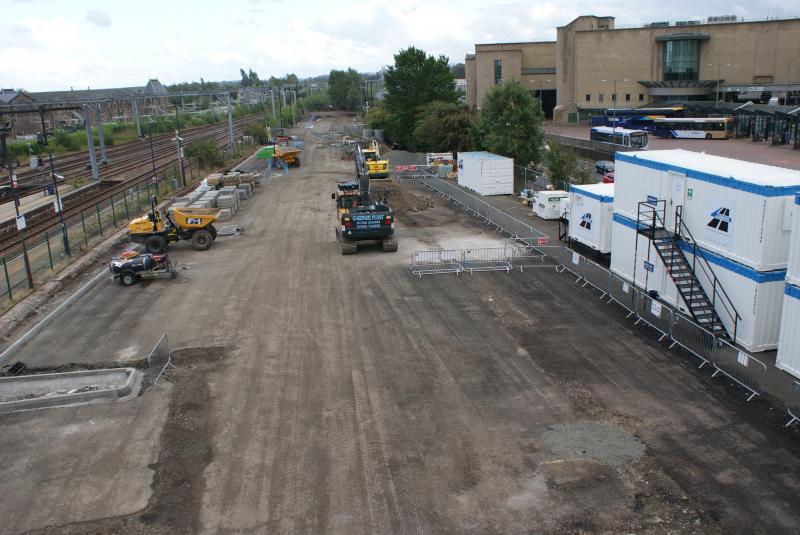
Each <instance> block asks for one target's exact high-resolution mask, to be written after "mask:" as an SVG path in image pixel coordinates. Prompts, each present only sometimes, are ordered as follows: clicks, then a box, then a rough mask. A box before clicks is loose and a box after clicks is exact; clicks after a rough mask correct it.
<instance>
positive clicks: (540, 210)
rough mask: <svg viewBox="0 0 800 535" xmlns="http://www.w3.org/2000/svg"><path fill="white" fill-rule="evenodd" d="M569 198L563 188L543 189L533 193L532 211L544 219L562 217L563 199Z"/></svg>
mask: <svg viewBox="0 0 800 535" xmlns="http://www.w3.org/2000/svg"><path fill="white" fill-rule="evenodd" d="M566 198H569V193H567V192H566V191H563V190H542V191H537V192H535V193H534V194H533V203H531V204H532V205H533V207H532V211H533V213H534V214H536V215H537V216H538V217H540V218H542V219H560V218H561V199H566Z"/></svg>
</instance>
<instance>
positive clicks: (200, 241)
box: [191, 228, 214, 251]
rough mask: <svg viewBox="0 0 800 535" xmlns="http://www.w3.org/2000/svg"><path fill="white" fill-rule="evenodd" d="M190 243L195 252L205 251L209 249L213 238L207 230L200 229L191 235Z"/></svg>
mask: <svg viewBox="0 0 800 535" xmlns="http://www.w3.org/2000/svg"><path fill="white" fill-rule="evenodd" d="M191 241H192V247H194V249H195V250H196V251H205V250H206V249H208V248H209V247H211V244H212V243H213V241H214V238H213V236H212V235H211V233H210V232H209V231H208V230H206V229H204V228H201V229H200V230H195V231H194V232H193V233H192V240H191Z"/></svg>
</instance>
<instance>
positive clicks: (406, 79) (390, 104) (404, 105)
mask: <svg viewBox="0 0 800 535" xmlns="http://www.w3.org/2000/svg"><path fill="white" fill-rule="evenodd" d="M384 87H385V89H386V98H385V100H386V109H387V111H389V113H390V114H391V115H392V121H391V123H390V125H389V128H388V130H389V136H390V137H391V138H392V140H393V141H395V142H397V143H400V144H401V145H403V146H407V147H410V146H412V145H413V144H414V140H413V135H414V126H415V123H416V119H417V113H418V111H419V109H420V108H421V107H422V106H425V105H426V104H429V103H431V102H436V101H438V102H445V103H448V102H449V103H456V102H457V101H458V96H457V95H456V92H455V89H454V82H453V74H452V73H451V72H450V66H449V60H448V58H447V57H446V56H438V57H434V56H429V55H428V54H427V53H426V52H425V51H424V50H420V49H418V48H415V47H413V46H411V47H409V48H407V49H405V50H401V51H400V52H398V53H397V54H395V56H394V65H392V66H390V67H389V68H388V69H387V70H386V74H385V75H384Z"/></svg>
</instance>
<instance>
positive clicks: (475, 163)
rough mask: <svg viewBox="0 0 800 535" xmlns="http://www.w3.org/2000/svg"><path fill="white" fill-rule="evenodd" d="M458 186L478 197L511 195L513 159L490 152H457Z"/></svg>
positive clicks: (512, 187) (512, 190)
mask: <svg viewBox="0 0 800 535" xmlns="http://www.w3.org/2000/svg"><path fill="white" fill-rule="evenodd" d="M458 185H459V186H463V187H465V188H467V189H470V190H472V191H474V192H475V193H477V194H479V195H513V193H514V159H513V158H506V157H505V156H498V155H497V154H492V153H490V152H459V153H458Z"/></svg>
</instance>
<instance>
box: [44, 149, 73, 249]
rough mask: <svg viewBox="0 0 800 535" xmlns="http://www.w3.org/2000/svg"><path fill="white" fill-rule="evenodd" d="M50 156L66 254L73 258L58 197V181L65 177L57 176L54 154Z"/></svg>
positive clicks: (50, 153)
mask: <svg viewBox="0 0 800 535" xmlns="http://www.w3.org/2000/svg"><path fill="white" fill-rule="evenodd" d="M47 154H48V155H49V156H50V176H51V177H52V178H53V194H54V195H55V196H56V202H55V208H56V212H58V220H59V222H60V223H61V238H62V239H63V240H64V253H66V255H67V256H70V257H71V256H72V253H71V252H70V250H69V235H68V234H67V224H66V223H65V222H64V207H63V206H62V205H61V197H60V196H59V195H58V180H59V179H63V178H64V177H62V176H60V175H57V174H56V167H55V164H53V153H52V152H48V153H47Z"/></svg>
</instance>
